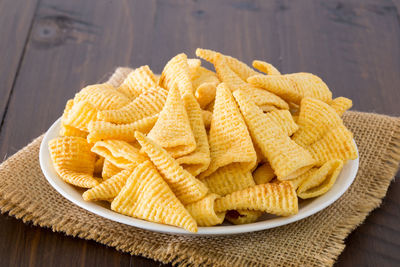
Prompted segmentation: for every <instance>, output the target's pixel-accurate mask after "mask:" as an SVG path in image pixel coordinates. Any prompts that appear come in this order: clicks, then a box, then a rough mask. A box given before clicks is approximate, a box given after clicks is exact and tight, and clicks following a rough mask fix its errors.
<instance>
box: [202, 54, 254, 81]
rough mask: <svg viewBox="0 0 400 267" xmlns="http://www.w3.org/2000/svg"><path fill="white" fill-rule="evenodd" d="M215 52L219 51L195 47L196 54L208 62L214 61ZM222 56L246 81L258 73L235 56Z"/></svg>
mask: <svg viewBox="0 0 400 267" xmlns="http://www.w3.org/2000/svg"><path fill="white" fill-rule="evenodd" d="M217 54H220V53H218V52H215V51H212V50H208V49H201V48H197V49H196V56H198V57H200V58H202V59H204V60H206V61H208V62H211V63H212V64H214V65H215V62H216V55H217ZM221 55H222V54H221ZM222 56H223V58H224V59H225V62H226V64H227V65H228V66H229V68H231V69H232V70H233V71H234V72H235V73H236V74H237V75H238V76H239V77H240V78H241V79H242V80H244V81H246V79H247V78H248V77H250V76H253V75H257V74H259V73H258V72H256V71H255V70H253V69H252V68H250V67H249V66H247V65H246V64H245V63H243V62H242V61H240V60H238V59H236V58H233V57H231V56H227V55H222Z"/></svg>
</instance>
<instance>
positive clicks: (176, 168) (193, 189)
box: [135, 132, 208, 205]
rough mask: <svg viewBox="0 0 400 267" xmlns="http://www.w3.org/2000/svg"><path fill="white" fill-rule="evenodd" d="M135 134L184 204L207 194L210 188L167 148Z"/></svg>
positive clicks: (139, 134)
mask: <svg viewBox="0 0 400 267" xmlns="http://www.w3.org/2000/svg"><path fill="white" fill-rule="evenodd" d="M135 136H136V139H137V140H138V141H139V143H140V145H141V146H142V150H143V151H144V152H145V153H146V154H147V155H148V156H149V158H150V159H151V161H152V162H153V164H154V165H155V166H156V168H157V169H158V171H159V172H160V173H161V174H162V175H163V178H164V179H165V181H166V182H167V184H168V185H169V186H170V187H171V189H172V191H173V192H174V193H175V195H176V197H177V198H178V199H179V200H180V201H181V202H182V203H183V204H184V205H187V204H189V203H193V202H196V201H198V200H200V199H202V198H203V197H204V196H205V195H206V194H207V192H208V188H207V187H206V186H205V185H204V184H203V183H202V182H201V181H200V180H198V179H196V178H195V177H194V176H193V175H191V174H190V173H189V172H188V171H186V170H184V169H183V168H182V166H180V165H179V163H178V162H177V161H176V160H175V159H174V158H173V157H172V156H171V155H170V154H169V153H168V152H167V151H166V150H165V149H163V148H162V147H160V146H159V145H157V144H156V143H155V142H154V141H152V140H151V139H149V138H147V137H146V136H144V135H143V134H141V133H140V132H136V133H135Z"/></svg>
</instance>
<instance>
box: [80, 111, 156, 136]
mask: <svg viewBox="0 0 400 267" xmlns="http://www.w3.org/2000/svg"><path fill="white" fill-rule="evenodd" d="M157 119H158V114H155V115H153V116H149V117H146V118H143V119H141V120H138V121H135V122H132V123H128V124H114V123H111V122H107V121H91V122H90V123H89V124H88V130H89V135H88V136H87V140H88V142H89V143H96V142H97V141H101V140H107V139H117V140H121V141H126V142H134V141H136V139H135V132H136V131H140V132H142V133H146V134H147V133H148V132H150V130H151V129H152V128H153V126H154V124H155V123H156V121H157Z"/></svg>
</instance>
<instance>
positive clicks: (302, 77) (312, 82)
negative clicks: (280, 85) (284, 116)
mask: <svg viewBox="0 0 400 267" xmlns="http://www.w3.org/2000/svg"><path fill="white" fill-rule="evenodd" d="M285 76H286V77H288V78H289V79H291V80H292V81H294V82H295V84H296V86H297V88H298V89H299V90H300V92H302V96H303V97H307V96H309V97H313V98H317V99H319V100H321V101H324V102H326V103H330V102H331V101H332V92H331V91H330V90H329V88H328V86H327V85H326V83H324V81H322V79H321V78H320V77H318V76H317V75H314V74H312V73H307V72H298V73H291V74H285Z"/></svg>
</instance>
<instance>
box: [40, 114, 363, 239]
mask: <svg viewBox="0 0 400 267" xmlns="http://www.w3.org/2000/svg"><path fill="white" fill-rule="evenodd" d="M60 125H61V117H60V118H58V119H57V120H56V121H55V122H54V123H53V124H52V125H51V126H50V128H49V129H48V130H47V131H46V133H45V135H44V137H43V139H42V142H41V144H40V150H39V162H40V167H41V170H42V172H43V174H44V176H45V177H46V180H47V181H48V182H49V183H50V185H51V186H52V187H53V188H54V189H55V190H56V191H57V192H58V193H59V194H61V195H62V196H63V197H64V198H66V199H68V200H69V201H70V202H72V203H73V204H75V205H77V206H79V207H80V208H82V209H85V210H86V211H88V212H91V213H94V214H96V215H98V216H100V217H103V218H106V219H109V220H111V221H115V222H118V223H122V224H126V225H129V226H133V227H136V228H140V229H145V230H149V231H154V232H161V233H166V234H175V235H206V236H207V235H213V236H214V235H234V234H241V233H248V232H255V231H261V230H266V229H271V228H275V227H279V226H283V225H286V224H290V223H293V222H295V221H300V220H303V219H305V218H307V217H309V216H311V215H313V214H316V213H318V212H320V211H322V210H324V209H326V208H327V207H328V206H330V205H332V204H333V203H334V202H335V201H337V200H338V199H339V198H340V197H341V196H342V195H343V194H344V193H345V192H346V191H347V190H348V189H349V187H350V186H351V185H352V184H353V182H354V180H355V178H356V175H357V173H358V168H359V153H358V147H357V144H356V143H355V141H354V139H353V141H354V144H355V145H356V150H357V158H356V159H355V160H349V161H348V162H346V164H345V167H346V166H347V165H348V164H349V163H350V162H351V163H352V166H350V167H351V169H350V174H349V175H348V178H347V179H346V180H345V182H344V186H343V187H342V188H340V189H339V191H338V192H337V193H336V195H333V196H332V197H331V198H329V199H328V200H327V201H325V202H322V203H320V204H318V205H317V206H316V207H312V208H309V209H306V210H302V212H300V211H301V209H299V213H297V214H295V215H292V216H288V217H276V218H272V219H268V220H266V221H260V222H255V223H250V224H242V225H223V226H211V227H198V232H196V233H191V232H188V231H186V230H184V229H182V228H178V227H176V226H170V225H165V224H159V223H155V222H149V221H145V220H142V219H137V218H133V217H129V216H126V215H122V214H119V213H117V212H115V211H112V210H110V209H107V208H105V207H102V206H100V205H98V204H96V202H88V201H84V200H83V198H82V199H81V200H80V199H76V198H75V197H74V196H72V195H71V194H70V193H68V190H66V189H65V187H67V188H74V189H75V187H74V186H72V185H69V184H67V183H65V182H64V181H63V180H62V179H61V177H60V176H59V175H58V174H57V173H55V170H54V167H53V164H52V162H51V160H50V159H51V158H50V152H49V150H48V145H47V144H48V141H49V140H50V139H52V138H55V132H56V133H57V134H56V136H59V134H58V132H59V131H57V130H59V128H60ZM49 165H50V166H51V167H49ZM51 169H52V170H51ZM342 171H343V170H342ZM51 172H53V173H51ZM54 173H55V176H56V177H53V176H54ZM341 174H342V172H341ZM341 174H340V175H341ZM340 175H339V177H340ZM57 179H58V181H57ZM60 182H62V183H61V184H62V185H63V186H60V185H59V183H60ZM335 184H336V183H335ZM75 191H76V189H75ZM328 192H329V191H328ZM321 197H323V196H320V197H318V198H316V199H319V198H321Z"/></svg>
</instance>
